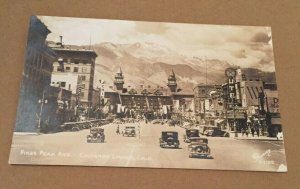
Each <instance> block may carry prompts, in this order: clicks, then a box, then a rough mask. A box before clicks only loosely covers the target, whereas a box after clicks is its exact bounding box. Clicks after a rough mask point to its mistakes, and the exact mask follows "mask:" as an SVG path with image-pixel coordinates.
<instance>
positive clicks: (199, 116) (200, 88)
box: [194, 84, 222, 122]
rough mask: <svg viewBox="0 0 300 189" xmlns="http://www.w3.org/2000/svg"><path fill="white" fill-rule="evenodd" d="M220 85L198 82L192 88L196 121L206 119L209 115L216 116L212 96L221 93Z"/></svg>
mask: <svg viewBox="0 0 300 189" xmlns="http://www.w3.org/2000/svg"><path fill="white" fill-rule="evenodd" d="M221 92H222V86H221V85H206V84H199V85H197V86H196V87H195V88H194V95H195V115H196V120H197V121H198V122H203V120H208V119H209V118H210V117H214V118H215V117H216V111H215V109H214V106H213V104H214V100H215V98H214V96H213V95H217V94H218V95H221Z"/></svg>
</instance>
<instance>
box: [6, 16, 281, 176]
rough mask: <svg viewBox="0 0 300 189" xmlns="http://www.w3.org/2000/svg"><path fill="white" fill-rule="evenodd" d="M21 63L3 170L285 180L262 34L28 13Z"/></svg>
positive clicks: (271, 69) (268, 42) (267, 41)
mask: <svg viewBox="0 0 300 189" xmlns="http://www.w3.org/2000/svg"><path fill="white" fill-rule="evenodd" d="M24 45H25V44H24ZM25 57H26V59H25V61H24V64H23V63H22V62H20V66H22V65H24V72H23V80H22V83H21V88H20V98H19V105H18V112H17V118H16V126H15V132H14V134H13V142H12V146H11V153H10V158H9V163H10V164H32V165H37V164H38V165H81V166H117V167H151V168H184V169H218V170H246V171H274V172H286V171H287V164H286V156H285V149H284V142H283V136H284V135H283V132H282V129H283V126H282V123H281V118H280V108H279V98H278V90H277V84H276V78H275V65H274V55H273V47H272V34H271V28H270V27H262V26H259V27H257V26H230V25H201V24H182V23H164V22H141V21H122V20H103V19H86V18H85V19H83V18H67V17H49V16H32V17H31V18H30V25H29V30H28V42H27V49H26V56H25Z"/></svg>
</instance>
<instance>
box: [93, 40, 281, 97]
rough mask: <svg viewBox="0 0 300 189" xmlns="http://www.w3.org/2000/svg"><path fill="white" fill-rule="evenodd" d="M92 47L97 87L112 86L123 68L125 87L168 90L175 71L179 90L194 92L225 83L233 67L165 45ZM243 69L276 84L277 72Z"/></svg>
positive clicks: (110, 44)
mask: <svg viewBox="0 0 300 189" xmlns="http://www.w3.org/2000/svg"><path fill="white" fill-rule="evenodd" d="M92 48H93V49H94V51H95V52H96V53H97V54H98V57H97V59H96V74H95V86H97V81H98V80H100V79H101V80H104V81H106V83H107V84H108V85H110V86H112V85H113V80H114V75H115V73H116V72H117V71H118V70H119V68H121V69H122V72H123V75H124V78H125V79H124V80H125V85H124V87H128V86H131V87H135V88H139V87H140V86H141V85H143V86H151V87H152V88H156V87H157V86H160V87H167V81H168V76H169V74H170V72H171V71H172V69H173V71H174V73H175V75H176V78H177V84H178V87H179V88H181V89H183V90H185V91H187V92H192V90H193V88H194V86H195V85H197V84H199V83H206V82H207V83H209V84H222V83H223V82H224V80H225V76H224V70H225V69H226V68H228V67H230V66H232V65H231V64H229V63H228V62H226V61H222V60H218V59H206V60H204V59H202V58H200V57H195V56H194V57H188V56H185V55H182V54H179V53H177V52H176V51H174V50H172V49H169V48H168V47H165V46H163V45H159V44H155V43H148V42H145V43H133V44H114V43H109V42H105V43H100V44H95V45H93V47H92ZM242 70H243V72H244V73H245V74H246V76H247V77H248V78H251V79H256V78H263V80H265V81H267V82H275V73H267V72H262V71H260V70H258V69H256V68H249V69H242Z"/></svg>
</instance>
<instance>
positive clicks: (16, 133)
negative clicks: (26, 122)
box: [14, 132, 39, 135]
mask: <svg viewBox="0 0 300 189" xmlns="http://www.w3.org/2000/svg"><path fill="white" fill-rule="evenodd" d="M14 135H39V134H38V133H32V132H31V133H30V132H14Z"/></svg>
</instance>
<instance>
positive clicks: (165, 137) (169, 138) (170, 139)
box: [159, 131, 179, 148]
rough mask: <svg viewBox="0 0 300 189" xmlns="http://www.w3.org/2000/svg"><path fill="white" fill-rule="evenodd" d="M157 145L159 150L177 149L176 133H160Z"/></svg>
mask: <svg viewBox="0 0 300 189" xmlns="http://www.w3.org/2000/svg"><path fill="white" fill-rule="evenodd" d="M159 145H160V147H161V148H165V147H173V148H179V140H178V132H175V131H162V132H161V138H159Z"/></svg>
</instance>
